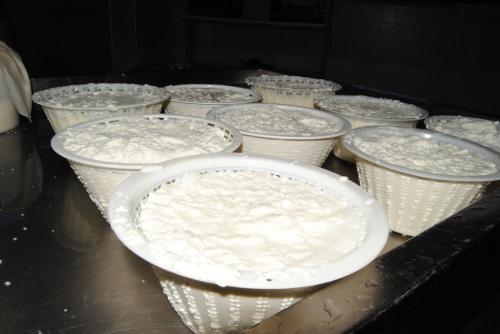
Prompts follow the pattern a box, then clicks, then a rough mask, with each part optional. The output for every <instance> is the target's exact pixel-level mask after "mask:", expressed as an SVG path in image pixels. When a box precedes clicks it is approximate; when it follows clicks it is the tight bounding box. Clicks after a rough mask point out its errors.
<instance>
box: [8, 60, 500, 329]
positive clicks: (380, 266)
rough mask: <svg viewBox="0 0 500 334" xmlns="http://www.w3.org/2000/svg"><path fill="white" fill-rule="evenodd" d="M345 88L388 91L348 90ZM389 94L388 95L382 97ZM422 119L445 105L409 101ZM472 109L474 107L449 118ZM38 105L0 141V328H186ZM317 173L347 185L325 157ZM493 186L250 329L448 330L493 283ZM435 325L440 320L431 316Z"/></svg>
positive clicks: (499, 197)
mask: <svg viewBox="0 0 500 334" xmlns="http://www.w3.org/2000/svg"><path fill="white" fill-rule="evenodd" d="M254 72H255V71H248V70H245V71H233V70H227V71H178V72H172V73H166V74H165V73H164V74H158V73H149V74H148V73H146V74H128V75H109V76H102V77H80V78H48V79H33V87H34V90H40V89H44V88H47V87H51V86H59V85H64V84H69V83H82V82H91V81H93V82H97V81H101V82H136V83H151V84H156V85H166V84H171V83H186V82H204V83H206V82H214V83H228V84H239V85H241V84H242V83H243V80H242V79H243V78H244V77H246V76H247V75H248V74H251V73H254ZM344 92H345V93H349V92H355V93H364V94H369V95H375V96H377V95H378V96H380V95H384V96H387V94H385V93H383V92H377V91H374V90H369V89H366V88H360V87H354V86H347V87H346V89H345V90H344ZM389 96H390V95H389ZM398 98H400V99H406V100H409V101H414V102H416V103H418V104H420V105H422V106H423V107H424V108H427V109H429V110H430V111H431V113H456V112H457V110H455V109H454V108H452V107H449V106H443V105H439V104H435V103H430V102H428V101H418V100H412V99H411V98H407V97H398ZM458 112H460V113H462V114H473V113H472V112H471V111H463V110H461V111H458ZM52 135H53V132H52V129H51V128H50V125H49V124H48V122H47V120H46V119H45V117H44V116H43V114H42V112H41V110H40V109H38V108H35V110H34V121H33V124H30V123H28V122H27V121H25V120H23V122H22V123H21V125H20V126H19V127H18V128H16V129H14V130H13V131H10V132H7V133H4V134H0V333H190V332H189V330H188V329H187V328H186V327H184V325H183V324H182V322H181V321H180V319H179V318H178V317H177V315H176V313H175V312H174V311H173V309H172V308H171V307H170V305H169V303H168V301H167V299H166V297H165V296H164V295H163V293H162V291H161V289H160V286H159V284H158V282H157V280H156V277H155V276H154V274H153V272H152V270H151V266H150V265H149V264H148V263H146V262H144V261H143V260H141V259H139V258H138V257H137V256H135V255H134V254H132V253H131V252H130V251H128V250H127V249H126V248H125V247H124V246H123V245H122V244H121V243H120V242H119V241H118V240H117V239H116V237H115V236H114V234H113V233H112V231H111V229H110V228H109V226H108V224H107V223H106V222H105V221H104V219H103V218H102V217H101V216H100V214H99V213H98V210H97V209H96V207H95V206H94V204H93V203H92V202H91V201H90V199H89V197H88V195H87V193H86V192H85V190H84V189H83V187H82V186H81V184H80V182H79V181H78V179H77V178H76V176H75V175H74V173H73V172H72V170H71V169H70V167H69V165H68V163H67V162H66V160H65V159H63V158H61V157H59V156H57V155H56V154H55V153H54V152H53V151H52V150H51V148H50V145H49V141H50V139H51V137H52ZM324 168H327V169H329V170H333V171H335V172H337V173H339V174H343V175H346V176H348V177H350V178H351V179H353V180H356V175H355V169H354V167H353V166H352V165H349V164H347V163H345V162H343V161H341V160H338V159H336V158H334V157H333V156H330V157H329V159H328V160H327V161H326V163H325V165H324ZM499 203H500V187H499V186H498V185H497V184H493V185H492V186H490V188H489V189H488V191H487V192H486V194H485V195H484V196H483V197H482V198H481V199H480V200H479V201H478V202H476V203H475V204H473V205H472V206H471V207H469V208H467V209H466V210H464V211H462V212H460V213H458V214H457V215H455V216H453V217H451V218H449V219H447V220H446V221H444V222H442V223H440V224H438V225H437V226H435V227H434V228H431V229H430V230H428V231H426V232H424V233H422V234H421V235H419V236H417V237H413V238H405V237H402V236H400V235H398V234H392V235H391V236H390V239H389V242H388V244H387V246H386V248H385V250H384V254H383V255H381V256H380V257H379V258H378V259H377V260H376V261H374V262H372V263H371V264H370V265H368V266H367V267H365V268H364V269H363V270H361V271H359V272H356V273H354V274H353V275H350V276H348V277H346V278H344V279H341V280H338V281H336V282H333V283H331V284H326V285H324V286H323V287H322V289H321V290H319V291H318V292H316V293H315V294H313V295H311V296H310V297H308V298H306V299H304V300H303V301H301V302H299V303H298V304H296V305H294V306H292V307H290V308H289V309H287V310H284V311H283V312H281V313H279V314H277V315H276V316H274V317H272V318H270V319H268V320H266V321H264V322H263V323H261V324H259V325H258V326H256V327H255V328H252V329H249V330H248V331H247V332H248V333H340V332H367V333H371V332H384V333H385V332H419V331H421V330H425V329H429V328H433V329H443V328H444V329H449V330H450V331H448V332H454V331H455V330H458V329H460V328H462V327H461V326H463V324H464V323H465V322H467V321H468V320H469V319H470V318H472V317H473V316H474V314H475V312H477V311H478V310H479V309H480V308H481V307H482V306H483V305H484V304H486V303H487V302H488V301H489V300H490V299H491V298H492V297H493V296H494V295H495V294H497V293H498V292H499V290H500V288H498V287H497V285H498V284H497V279H498V277H496V276H495V274H494V271H493V270H494V266H492V264H496V263H498V258H495V256H498V255H499V254H500V251H499V248H500V246H499V242H498V241H497V240H499V239H498V237H499V234H500V232H499V223H500V205H499ZM436 319H437V320H438V323H437V324H436V323H435V322H434V323H432V325H431V321H434V320H436Z"/></svg>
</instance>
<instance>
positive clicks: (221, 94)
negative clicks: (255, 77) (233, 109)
mask: <svg viewBox="0 0 500 334" xmlns="http://www.w3.org/2000/svg"><path fill="white" fill-rule="evenodd" d="M166 90H167V91H168V92H169V93H170V95H171V101H175V102H191V103H248V102H255V101H258V100H259V99H260V97H259V96H257V95H256V94H255V93H254V92H253V91H251V90H249V89H242V88H238V87H231V86H222V85H194V84H193V85H178V86H171V87H166Z"/></svg>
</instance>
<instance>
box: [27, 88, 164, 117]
mask: <svg viewBox="0 0 500 334" xmlns="http://www.w3.org/2000/svg"><path fill="white" fill-rule="evenodd" d="M86 87H117V88H118V87H132V88H135V89H138V88H141V87H142V88H151V89H152V90H153V91H156V95H157V96H156V97H154V98H152V99H148V100H147V101H145V102H139V103H130V104H123V105H118V106H114V107H113V108H112V109H111V108H109V107H105V106H103V107H75V106H56V105H55V104H54V103H52V102H48V101H46V99H45V98H44V96H46V95H47V94H50V95H53V94H54V93H56V92H59V91H62V90H64V89H78V88H86ZM169 98H170V96H169V95H168V94H167V93H166V92H164V91H162V89H161V88H159V87H157V86H152V85H147V84H146V85H140V84H132V83H87V84H81V85H67V86H59V87H52V88H48V89H44V90H41V91H38V92H35V93H34V94H33V95H32V100H33V102H35V103H36V104H39V105H41V106H42V107H46V108H50V109H62V110H65V111H109V110H120V109H128V108H136V107H145V106H149V105H153V104H158V103H163V102H165V101H167V100H168V99H169Z"/></svg>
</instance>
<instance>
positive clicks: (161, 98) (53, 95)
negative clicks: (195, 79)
mask: <svg viewBox="0 0 500 334" xmlns="http://www.w3.org/2000/svg"><path fill="white" fill-rule="evenodd" d="M90 93H93V94H94V95H93V96H92V97H88V98H87V99H86V104H87V105H86V106H78V105H76V106H75V105H72V104H71V102H68V103H66V104H61V103H58V102H57V100H58V99H60V98H67V99H70V97H71V98H77V99H78V95H81V96H83V95H86V94H90ZM100 93H109V94H120V95H121V96H124V97H127V98H128V99H131V100H135V101H134V102H130V101H127V102H119V101H115V102H116V103H114V104H112V105H104V104H103V100H102V98H100V97H99V94H100ZM166 100H168V95H167V94H166V93H165V92H164V91H163V90H161V89H160V88H158V87H154V86H150V85H136V84H114V83H89V84H84V85H71V86H63V87H56V88H50V89H46V90H43V91H39V92H36V93H35V94H33V102H35V103H37V104H39V105H41V106H42V108H43V110H44V112H45V115H46V116H47V119H48V120H49V122H50V124H51V125H52V128H53V129H54V131H55V132H56V133H58V132H59V131H62V130H64V129H65V128H67V127H68V126H71V125H74V124H78V123H83V122H86V121H90V120H94V119H102V118H107V117H114V116H121V115H124V116H125V115H149V114H159V113H160V112H161V109H162V106H163V103H164V102H165V101H166Z"/></svg>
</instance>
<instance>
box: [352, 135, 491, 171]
mask: <svg viewBox="0 0 500 334" xmlns="http://www.w3.org/2000/svg"><path fill="white" fill-rule="evenodd" d="M353 145H354V146H355V147H356V148H358V149H359V150H361V151H363V152H364V153H367V154H369V155H371V156H372V157H374V158H376V159H377V160H383V161H385V162H388V163H391V164H394V165H399V166H402V167H406V168H409V169H413V170H417V171H424V172H429V173H435V174H442V175H452V176H475V175H490V174H494V173H496V172H497V168H496V165H495V163H493V162H492V161H488V160H484V158H483V157H481V156H479V155H478V154H477V153H475V152H472V151H471V150H469V149H467V148H465V147H460V146H458V145H454V144H451V143H445V142H442V141H439V140H433V139H431V138H424V137H421V136H417V135H409V134H405V133H401V132H400V131H398V128H390V127H387V128H380V129H379V131H376V132H375V131H372V132H369V133H364V134H363V135H359V136H355V137H354V138H353Z"/></svg>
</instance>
